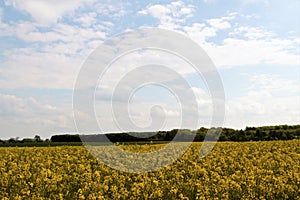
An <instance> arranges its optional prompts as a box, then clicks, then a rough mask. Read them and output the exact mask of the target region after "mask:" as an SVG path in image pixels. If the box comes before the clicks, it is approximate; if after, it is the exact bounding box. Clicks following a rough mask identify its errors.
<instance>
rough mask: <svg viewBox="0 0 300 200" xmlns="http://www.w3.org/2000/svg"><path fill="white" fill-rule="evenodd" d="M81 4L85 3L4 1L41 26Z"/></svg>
mask: <svg viewBox="0 0 300 200" xmlns="http://www.w3.org/2000/svg"><path fill="white" fill-rule="evenodd" d="M83 3H85V2H84V1H81V0H65V1H60V0H51V1H48V0H26V1H23V0H5V4H6V5H9V6H13V7H14V8H16V9H18V10H21V11H25V12H27V13H29V14H30V15H31V16H32V18H33V19H34V20H35V21H36V22H38V23H40V24H43V25H48V24H52V23H55V22H57V20H59V19H60V18H62V17H63V16H64V15H65V14H67V13H70V12H73V11H74V10H76V9H77V8H78V7H80V5H82V4H83Z"/></svg>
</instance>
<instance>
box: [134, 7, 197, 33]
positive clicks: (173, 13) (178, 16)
mask: <svg viewBox="0 0 300 200" xmlns="http://www.w3.org/2000/svg"><path fill="white" fill-rule="evenodd" d="M193 12H194V6H192V5H186V4H185V3H184V2H182V1H176V2H171V3H170V4H167V5H162V4H155V5H149V6H147V7H146V9H143V10H141V11H139V12H138V14H143V15H147V14H148V15H151V16H153V17H154V18H156V19H158V20H159V26H158V27H161V28H165V29H173V30H174V29H175V28H178V27H179V26H178V25H179V24H180V23H183V22H185V21H186V20H187V19H188V18H189V17H192V16H193Z"/></svg>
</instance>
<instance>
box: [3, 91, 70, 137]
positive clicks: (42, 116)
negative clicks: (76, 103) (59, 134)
mask: <svg viewBox="0 0 300 200" xmlns="http://www.w3.org/2000/svg"><path fill="white" fill-rule="evenodd" d="M0 119H1V120H0V138H9V137H17V136H21V137H33V136H34V134H39V135H41V136H42V137H44V138H45V137H49V134H53V133H55V132H56V131H64V130H68V131H71V130H74V125H73V119H72V112H71V110H70V109H66V108H64V107H56V106H53V105H50V104H47V103H41V102H39V101H37V100H36V99H35V98H33V97H28V98H20V97H16V96H14V95H6V94H0ZM8 133H10V135H8Z"/></svg>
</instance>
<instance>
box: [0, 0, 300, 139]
mask: <svg viewBox="0 0 300 200" xmlns="http://www.w3.org/2000/svg"><path fill="white" fill-rule="evenodd" d="M299 10H300V1H298V0H287V1H280V0H272V1H271V0H228V1H226V3H225V2H224V1H221V0H189V1H169V0H166V1H163V2H162V1H120V0H108V1H97V0H85V1H81V0H65V1H58V0H26V1H23V0H2V1H0V138H2V139H9V138H16V137H20V138H24V137H34V135H40V136H41V137H42V138H43V139H45V138H50V137H51V135H53V134H57V133H74V132H76V125H75V123H74V115H73V106H72V102H73V101H72V96H73V89H74V85H75V82H76V79H77V75H78V73H79V71H80V69H81V68H82V66H83V64H84V62H85V60H86V59H87V58H88V57H89V55H90V54H91V53H92V52H93V51H94V50H96V49H97V47H98V46H99V45H101V44H102V43H103V42H104V41H106V40H108V39H109V38H111V37H114V36H116V35H119V34H121V33H124V32H128V31H132V30H136V29H140V28H144V27H152V28H162V29H167V30H172V31H175V32H177V33H180V34H183V35H184V36H186V37H188V38H190V39H192V40H193V41H194V42H196V43H197V44H198V45H199V46H200V47H201V48H203V50H204V51H205V52H206V53H207V54H208V56H209V57H210V58H211V60H212V61H213V62H214V64H215V66H216V67H217V69H218V73H219V74H220V77H221V80H222V83H223V87H224V93H225V97H226V98H225V121H224V126H225V127H230V128H235V129H243V128H245V127H246V126H264V125H279V124H300V49H299V48H300V14H299V12H298V11H299ZM174 42H176V41H174ZM155 53H157V52H151V51H149V52H133V53H132V54H131V55H129V56H128V57H126V56H125V57H124V58H121V59H120V60H119V61H118V62H119V63H115V66H114V67H113V68H111V72H110V75H109V73H108V75H107V77H106V78H104V79H103V80H102V83H100V85H99V87H98V88H100V89H99V90H97V91H96V97H97V98H96V100H95V113H96V118H97V120H98V121H100V123H101V126H102V130H103V131H104V132H118V131H120V129H118V126H117V124H116V123H115V122H114V119H113V117H112V114H111V110H110V109H111V107H110V105H111V102H110V99H109V98H108V97H107V95H106V94H105V92H106V90H104V89H107V90H109V91H112V90H113V89H114V88H113V87H114V86H113V84H110V81H111V80H115V79H116V80H118V78H119V79H120V77H117V75H120V74H121V73H120V72H121V71H122V70H126V69H127V67H128V66H129V65H133V64H135V65H141V64H144V63H143V62H145V60H153V59H158V60H161V62H162V63H166V64H172V65H173V64H174V66H175V65H176V63H177V65H178V66H175V67H177V70H178V72H179V73H180V74H181V75H182V76H183V77H184V78H185V79H186V80H187V81H188V82H189V83H190V87H191V88H190V89H191V91H193V92H194V95H195V96H196V97H197V104H198V109H199V113H200V114H199V116H198V118H199V124H198V127H201V126H204V127H209V126H210V119H211V113H212V111H211V107H212V102H211V98H210V91H208V90H207V87H206V86H205V81H204V80H203V79H201V77H199V75H197V74H196V73H195V72H194V71H192V70H188V69H189V67H190V66H186V64H183V63H182V62H180V61H176V59H178V58H174V57H172V55H164V54H165V53H163V52H161V53H160V54H159V56H157V57H156V58H155V56H156V54H155ZM178 63H180V65H179V64H178ZM174 84H176V83H174ZM103 88H104V89H103ZM121 94H122V93H121ZM126 103H127V105H126V106H128V110H129V113H131V114H130V115H131V119H132V120H133V121H134V123H135V124H136V125H138V126H141V127H145V126H147V124H149V123H151V121H152V120H154V119H153V118H155V117H156V118H157V119H160V117H162V116H164V117H165V118H164V120H165V125H164V126H163V127H154V129H155V128H157V129H165V130H169V129H172V128H178V124H180V119H181V118H180V117H181V114H180V108H181V107H180V106H182V105H181V104H180V102H178V99H176V98H175V96H174V95H173V94H172V93H170V91H168V90H164V88H162V87H159V86H157V85H149V86H145V87H143V88H141V89H138V90H136V93H135V94H134V98H132V101H130V103H129V104H128V101H127V100H124V101H123V100H122V95H121V98H120V99H118V101H117V102H116V103H115V107H116V108H117V107H118V106H123V105H124V104H126ZM153 105H154V107H153ZM155 105H160V106H161V107H157V106H156V107H155ZM149 113H150V114H149ZM85 117H86V118H85V119H88V118H89V117H92V116H85ZM121 117H122V116H121ZM151 117H152V118H151ZM193 117H195V116H194V115H190V116H187V120H191V121H192V118H193ZM154 121H155V120H154ZM186 128H189V127H186ZM122 130H123V129H122ZM123 131H126V127H125V130H123Z"/></svg>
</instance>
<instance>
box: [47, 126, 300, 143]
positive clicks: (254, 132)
mask: <svg viewBox="0 0 300 200" xmlns="http://www.w3.org/2000/svg"><path fill="white" fill-rule="evenodd" d="M220 132H221V133H220ZM207 134H208V135H207ZM218 135H219V138H218V141H236V142H239V141H271V140H292V139H299V138H300V125H279V126H263V127H246V128H245V129H244V130H242V129H241V130H235V129H231V128H223V129H220V128H212V129H207V128H204V127H202V128H200V129H198V130H188V129H173V130H171V131H159V132H145V133H134V132H129V133H111V134H104V135H103V134H102V135H101V134H96V135H80V136H79V135H67V134H66V135H54V136H52V137H51V142H80V141H83V142H106V141H107V139H106V138H108V139H109V140H110V141H111V142H149V141H171V140H173V141H191V140H193V141H198V142H201V141H203V140H204V139H205V136H207V137H206V140H208V141H209V140H216V139H217V137H218ZM148 136H149V137H148ZM193 138H194V139H193Z"/></svg>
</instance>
